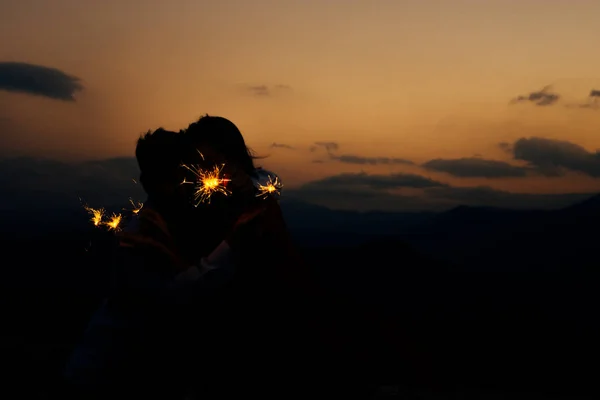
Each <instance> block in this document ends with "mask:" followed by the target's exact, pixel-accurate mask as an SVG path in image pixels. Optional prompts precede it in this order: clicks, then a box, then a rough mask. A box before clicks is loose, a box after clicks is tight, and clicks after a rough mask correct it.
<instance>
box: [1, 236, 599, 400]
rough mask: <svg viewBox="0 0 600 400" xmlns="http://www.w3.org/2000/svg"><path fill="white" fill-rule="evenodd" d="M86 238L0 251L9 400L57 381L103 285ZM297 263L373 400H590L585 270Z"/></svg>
mask: <svg viewBox="0 0 600 400" xmlns="http://www.w3.org/2000/svg"><path fill="white" fill-rule="evenodd" d="M89 239H90V236H89V234H87V235H84V234H82V233H81V232H69V231H63V232H55V233H53V234H51V235H45V236H40V237H37V238H34V237H24V236H23V237H19V236H18V235H10V236H8V235H7V236H6V237H4V238H3V241H2V245H1V249H2V254H3V256H4V260H5V262H4V268H3V269H2V271H1V274H2V279H1V282H2V310H1V311H2V317H3V323H2V330H1V332H2V333H1V346H2V347H1V349H2V350H1V352H2V356H1V359H2V364H3V365H2V366H3V367H4V368H3V371H5V372H3V375H4V376H3V377H4V379H6V381H5V382H7V383H8V385H6V386H4V385H3V386H4V387H3V388H2V390H7V391H9V390H10V392H7V393H11V396H8V397H10V398H44V397H46V396H49V395H50V394H51V393H52V391H53V390H54V389H55V387H56V385H57V384H58V382H60V372H61V369H62V366H63V363H64V361H65V359H66V357H67V355H68V354H69V352H70V351H71V349H72V348H73V345H74V344H75V343H76V342H77V340H78V339H79V337H80V335H81V333H82V331H83V329H84V327H85V324H86V322H87V319H88V318H89V316H90V314H91V313H92V312H93V311H94V309H95V307H96V306H97V304H98V302H99V301H100V299H101V298H102V295H103V293H104V290H105V288H106V283H107V279H108V274H107V268H106V267H107V265H106V262H107V258H106V256H105V255H104V249H103V247H102V244H97V245H96V246H92V247H89ZM96 239H98V238H96ZM96 243H102V242H101V241H97V242H96ZM303 251H304V254H305V256H306V259H307V261H308V265H309V267H310V268H311V269H313V272H314V273H315V275H316V276H317V277H318V278H317V279H318V280H319V281H320V282H321V283H322V284H323V285H325V287H327V288H328V291H329V293H330V294H331V295H332V296H334V297H335V298H337V299H344V301H343V304H344V305H345V306H344V309H343V310H341V311H340V317H339V318H342V319H344V323H345V324H346V326H347V335H348V337H349V338H350V339H351V341H353V342H354V343H360V344H361V345H362V346H364V347H366V348H368V349H369V357H370V358H369V361H368V362H371V363H372V366H369V368H368V370H370V371H375V372H376V373H375V374H374V376H372V377H369V378H366V379H368V380H369V382H368V383H369V384H370V385H371V387H372V393H373V395H374V396H375V395H377V396H380V397H398V398H400V397H402V398H432V399H433V398H448V397H450V398H455V397H461V398H505V397H506V398H516V399H520V398H523V399H536V398H578V397H579V396H581V397H582V398H597V396H598V395H600V389H599V388H598V387H597V384H596V382H597V376H598V367H597V365H598V363H597V360H598V359H600V357H599V356H600V351H599V346H598V343H599V342H600V339H599V338H600V324H599V323H598V317H597V314H598V305H599V304H600V302H599V291H598V290H597V285H598V283H597V282H598V277H599V275H598V273H596V272H595V271H593V270H590V269H586V270H584V271H579V272H570V273H566V272H565V271H556V272H544V273H541V272H540V271H527V272H522V271H521V272H505V273H502V272H485V269H483V268H482V269H481V270H480V271H478V272H472V271H468V270H465V269H459V268H454V267H453V266H451V265H447V264H445V263H441V262H434V261H431V258H430V257H424V256H423V255H421V254H418V253H416V252H415V251H414V250H412V248H410V247H408V246H405V245H403V244H402V243H401V242H398V241H397V240H395V239H389V241H388V240H387V239H377V240H375V241H374V242H373V243H372V244H365V245H358V246H354V247H352V248H348V247H326V248H324V247H322V248H309V247H305V248H304V249H303ZM365 316H366V317H365ZM349 384H351V382H349ZM12 386H15V387H16V390H17V391H16V392H14V393H18V394H19V395H17V396H14V395H12V393H13V392H12V389H11V388H10V387H12ZM2 397H5V396H4V395H3V396H2ZM315 397H318V394H315Z"/></svg>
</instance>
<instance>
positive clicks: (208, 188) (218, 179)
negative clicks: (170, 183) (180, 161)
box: [182, 154, 231, 206]
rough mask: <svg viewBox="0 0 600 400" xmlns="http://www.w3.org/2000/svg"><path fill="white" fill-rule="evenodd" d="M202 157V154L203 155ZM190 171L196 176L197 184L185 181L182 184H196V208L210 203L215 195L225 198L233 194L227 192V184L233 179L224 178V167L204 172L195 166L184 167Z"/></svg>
mask: <svg viewBox="0 0 600 400" xmlns="http://www.w3.org/2000/svg"><path fill="white" fill-rule="evenodd" d="M201 155H202V154H201ZM183 167H184V168H186V169H187V170H188V171H190V172H191V173H193V174H194V177H195V178H196V179H195V182H188V181H186V180H184V181H183V182H182V183H193V184H195V185H196V186H195V189H196V191H195V192H194V201H196V206H197V205H198V204H200V203H210V199H211V197H212V195H213V194H215V193H220V194H222V195H224V196H228V195H229V194H231V192H230V191H229V190H227V187H226V186H227V184H228V183H229V182H231V179H226V178H223V177H222V170H223V167H224V165H221V166H220V167H219V166H215V167H214V168H213V169H212V170H203V169H200V168H198V167H195V166H188V165H184V166H183Z"/></svg>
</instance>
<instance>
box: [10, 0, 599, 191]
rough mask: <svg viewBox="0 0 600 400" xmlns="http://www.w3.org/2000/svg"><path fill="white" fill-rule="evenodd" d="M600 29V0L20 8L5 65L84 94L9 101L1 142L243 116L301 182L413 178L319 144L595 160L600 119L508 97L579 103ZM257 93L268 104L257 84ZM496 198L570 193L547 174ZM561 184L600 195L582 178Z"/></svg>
mask: <svg viewBox="0 0 600 400" xmlns="http://www.w3.org/2000/svg"><path fill="white" fill-rule="evenodd" d="M598 21H600V2H598V1H594V0H589V1H584V0H580V1H575V0H572V1H561V0H543V1H542V0H537V1H534V0H518V1H517V0H512V1H511V0H488V1H481V0H470V1H467V0H452V1H450V0H402V1H400V0H374V1H364V0H319V1H317V0H285V1H283V0H253V1H249V0H220V1H212V2H209V1H203V0H172V1H169V2H167V1H158V0H145V1H142V0H119V1H118V0H105V1H102V2H99V1H91V0H55V1H52V2H48V1H45V0H21V1H19V2H10V3H9V4H8V5H2V13H0V37H3V38H10V39H8V40H6V39H5V40H3V43H2V45H1V46H0V61H22V62H28V63H32V64H38V65H44V66H49V67H55V68H58V69H60V70H62V71H64V72H66V73H68V74H73V75H76V76H78V77H80V78H81V79H82V80H83V84H84V86H85V90H84V91H83V92H81V93H79V94H77V95H76V98H77V101H76V102H74V103H73V102H61V101H57V100H50V99H46V98H41V97H33V96H29V95H25V94H14V93H8V92H0V126H4V129H3V130H4V133H3V137H2V138H1V139H0V143H1V145H2V147H3V150H4V153H7V152H8V153H11V154H34V155H47V156H49V157H77V158H89V157H93V158H99V157H107V156H115V155H132V154H133V149H134V142H135V139H136V138H137V136H138V135H139V134H140V133H141V132H143V131H145V130H148V129H151V128H156V127H158V126H164V127H166V128H172V129H176V128H177V129H178V128H183V127H185V126H186V125H187V124H188V123H189V122H190V121H191V120H193V119H194V118H196V117H198V116H199V115H200V114H202V113H210V114H215V115H222V116H225V117H228V118H230V119H231V120H233V121H234V122H235V123H236V124H237V125H238V126H239V127H240V129H242V131H243V133H244V134H245V136H246V137H247V141H248V143H249V144H250V145H251V146H252V147H253V148H254V149H255V150H257V152H258V153H259V154H270V155H271V157H270V158H269V159H267V160H265V162H264V163H265V165H266V166H269V167H271V168H273V169H275V170H278V171H280V173H281V174H282V175H283V176H284V177H286V178H287V180H288V182H289V181H290V180H291V181H292V182H293V184H300V183H302V182H305V181H308V180H311V179H316V178H319V177H322V176H324V175H331V174H335V173H339V172H342V171H347V172H357V171H360V170H361V169H362V170H365V171H369V172H390V171H412V172H415V170H414V168H413V170H411V169H410V168H407V167H402V166H397V167H369V166H365V167H362V168H361V166H357V165H345V164H340V163H332V162H328V163H325V164H315V163H312V162H311V161H312V160H313V159H314V158H318V157H320V156H321V157H322V156H323V154H321V155H319V154H320V153H318V152H316V153H310V152H308V150H307V149H308V147H309V146H310V145H311V143H313V142H314V141H335V142H338V143H339V144H340V146H341V147H340V150H339V151H340V153H344V154H355V155H362V156H387V157H401V158H407V159H411V160H413V161H416V162H425V161H427V160H429V159H432V158H452V157H471V156H473V155H474V154H480V155H482V156H483V157H486V158H493V159H507V156H506V154H504V153H502V151H501V150H500V149H499V148H498V147H497V144H498V143H499V142H502V141H509V142H511V141H514V140H516V139H518V138H521V137H529V136H542V137H548V138H554V139H563V140H569V141H572V142H574V143H577V144H580V145H583V146H585V147H586V148H587V149H588V150H596V149H598V148H600V134H598V132H597V131H598V128H599V127H600V111H597V112H594V111H590V110H578V109H574V110H570V109H567V108H565V107H535V106H532V105H529V104H524V105H513V106H509V104H508V102H509V100H510V99H511V98H514V97H515V96H517V95H521V94H528V93H529V92H531V91H535V90H538V89H540V88H542V87H543V86H545V85H547V84H554V90H556V91H559V92H560V93H561V94H563V96H564V97H565V98H568V99H570V100H569V101H572V102H579V101H582V99H585V97H586V96H587V94H588V93H589V91H590V89H592V88H598V89H600V74H598V72H597V71H598V68H599V67H600V52H598V49H597V45H596V44H597V40H595V39H596V38H597V33H598V30H599V28H598V26H599V25H598ZM258 85H267V86H268V87H270V88H271V93H270V95H268V96H256V95H254V94H253V93H252V92H251V91H249V90H248V89H247V87H249V86H258ZM276 85H285V86H289V88H281V89H277V88H276ZM272 142H278V143H285V144H288V145H291V146H294V147H296V148H298V149H297V150H285V149H270V148H269V147H268V146H269V144H270V143H272ZM420 173H421V174H423V172H422V171H421V172H420ZM424 175H426V176H429V177H432V178H435V179H439V180H443V181H444V182H449V183H453V184H456V185H471V184H478V183H485V184H488V183H489V182H486V181H485V180H482V179H479V180H474V179H458V178H451V177H449V176H447V175H439V174H438V175H436V174H432V173H424ZM493 186H494V187H497V188H504V189H511V190H525V189H528V190H533V191H543V192H552V191H557V190H558V189H557V180H556V179H553V180H551V179H547V178H543V179H542V178H538V179H530V180H529V181H528V184H527V188H523V180H518V179H513V180H510V179H506V180H496V181H494V182H493ZM559 186H560V190H562V191H564V190H573V191H581V190H584V189H586V190H587V189H589V190H600V184H599V183H598V182H597V180H593V179H591V178H582V177H578V178H569V179H563V180H561V181H560V185H559Z"/></svg>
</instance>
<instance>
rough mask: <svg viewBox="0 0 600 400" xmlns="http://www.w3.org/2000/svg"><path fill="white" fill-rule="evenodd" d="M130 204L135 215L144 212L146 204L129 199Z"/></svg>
mask: <svg viewBox="0 0 600 400" xmlns="http://www.w3.org/2000/svg"><path fill="white" fill-rule="evenodd" d="M129 203H130V204H131V206H132V207H133V209H132V210H131V212H132V213H133V214H138V213H139V212H140V211H141V210H142V207H144V203H142V202H140V201H138V202H134V201H133V199H129Z"/></svg>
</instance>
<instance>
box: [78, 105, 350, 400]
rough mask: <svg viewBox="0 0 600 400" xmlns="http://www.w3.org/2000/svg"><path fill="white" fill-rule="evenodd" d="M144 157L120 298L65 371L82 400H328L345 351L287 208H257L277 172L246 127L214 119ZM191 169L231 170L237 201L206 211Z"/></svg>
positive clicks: (124, 245) (167, 135) (113, 297)
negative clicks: (250, 141) (338, 350)
mask: <svg viewBox="0 0 600 400" xmlns="http://www.w3.org/2000/svg"><path fill="white" fill-rule="evenodd" d="M136 158H137V161H138V165H139V168H140V171H141V176H140V182H141V183H142V185H143V187H144V190H145V192H146V193H147V195H148V198H147V201H146V203H145V204H144V207H143V208H142V210H141V211H140V212H139V213H138V214H137V216H136V217H135V218H134V219H133V220H132V221H131V223H130V224H129V225H128V226H127V227H126V228H125V229H124V231H123V232H121V233H120V234H119V246H118V249H117V252H116V260H115V274H114V285H113V287H112V289H111V293H110V295H109V296H108V298H107V299H106V301H105V302H104V303H103V305H102V307H101V308H100V309H99V310H98V312H97V313H96V314H95V316H94V317H93V319H92V321H91V322H90V324H89V327H88V329H87V331H86V333H85V336H84V338H83V341H82V343H81V344H80V345H79V346H78V348H77V349H76V350H75V352H74V354H73V356H72V357H71V359H70V361H69V363H68V365H67V372H66V375H67V381H68V384H69V386H70V387H71V390H74V391H75V392H76V395H75V396H78V397H80V398H86V397H92V396H94V397H98V398H122V397H128V398H140V399H142V398H144V399H145V398H163V399H179V398H184V397H185V396H188V398H190V397H191V398H194V396H197V397H198V398H200V397H203V398H217V397H219V398H239V397H241V396H244V397H246V396H255V395H257V396H261V397H263V398H264V397H273V398H293V397H300V396H302V395H303V394H304V395H309V396H311V397H312V396H317V397H319V393H318V391H319V388H320V387H321V388H324V387H325V386H326V385H327V382H326V381H329V385H330V386H331V382H333V379H332V377H331V376H329V375H328V374H336V373H342V371H328V370H327V369H328V368H330V367H332V366H333V364H332V362H333V360H332V359H333V358H336V357H337V356H336V355H335V353H333V352H332V351H331V350H332V347H334V346H335V343H333V344H332V341H329V342H328V341H327V340H326V339H325V338H326V336H327V333H326V332H324V330H327V328H326V326H325V325H324V323H323V319H322V318H321V319H319V318H318V317H317V316H316V314H317V313H318V311H317V310H318V308H319V307H320V306H322V304H321V305H320V304H319V301H320V300H319V297H318V296H317V295H316V294H317V292H318V290H317V288H316V286H315V285H313V280H312V279H311V278H310V277H309V274H308V272H307V270H305V269H304V268H303V267H302V264H301V262H300V259H299V257H298V255H297V254H296V251H295V249H294V247H293V245H292V243H291V240H290V237H289V234H288V231H287V229H286V226H285V223H284V220H283V217H282V214H281V210H280V207H279V204H278V201H277V200H276V198H273V197H270V196H266V198H264V196H260V197H257V193H256V184H255V183H256V181H257V180H260V179H264V178H265V177H266V176H267V175H268V174H266V173H265V171H264V170H262V169H260V168H256V167H255V165H254V157H253V156H252V154H251V152H250V151H249V149H248V148H247V147H246V144H245V142H244V139H243V136H242V134H241V133H240V131H239V130H238V128H237V127H236V126H235V125H234V124H233V123H232V122H231V121H229V120H227V119H225V118H221V117H213V116H205V117H202V118H200V119H199V120H198V121H197V122H194V123H192V124H191V125H190V126H189V127H188V128H187V129H185V130H183V131H180V132H170V131H166V130H163V129H158V130H156V131H154V132H151V133H150V132H149V133H148V134H146V135H145V136H142V137H141V138H140V139H139V140H138V143H137V147H136ZM184 165H192V166H195V168H198V169H200V170H205V171H210V170H214V169H215V168H217V169H219V168H221V166H222V171H221V174H222V175H221V176H220V177H219V178H220V179H223V178H225V180H224V181H222V183H223V184H226V185H227V186H226V187H225V188H224V190H226V191H227V194H228V195H224V194H223V193H219V192H216V193H215V194H214V195H213V196H212V197H211V198H210V202H209V201H205V202H203V203H200V204H197V203H196V200H197V199H195V192H196V190H197V186H196V185H195V184H185V183H182V182H195V181H197V180H198V177H197V176H195V174H194V172H193V168H192V170H190V169H187V168H184V167H183V166H184ZM264 184H266V182H263V185H264ZM339 389H340V394H341V392H343V391H344V390H343V389H344V388H339ZM282 391H283V392H282Z"/></svg>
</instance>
